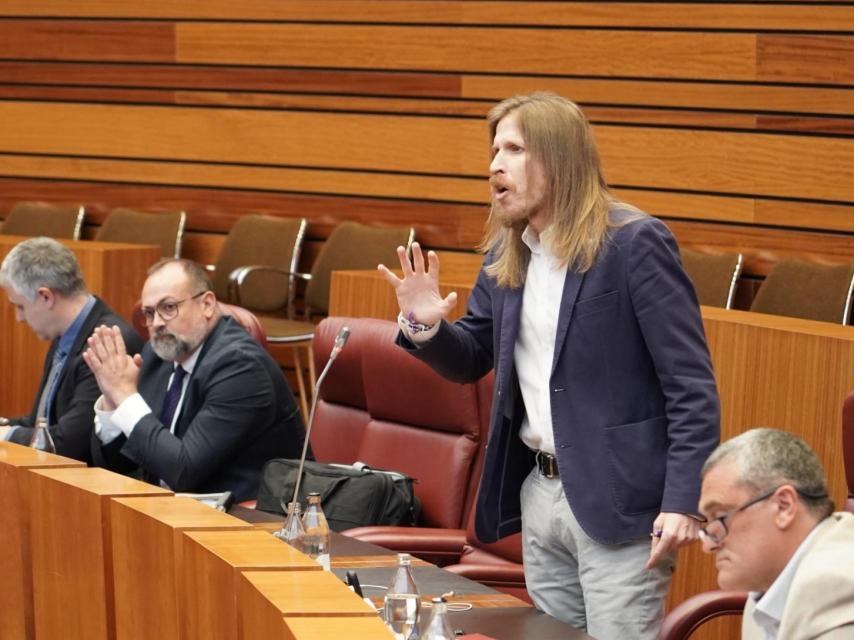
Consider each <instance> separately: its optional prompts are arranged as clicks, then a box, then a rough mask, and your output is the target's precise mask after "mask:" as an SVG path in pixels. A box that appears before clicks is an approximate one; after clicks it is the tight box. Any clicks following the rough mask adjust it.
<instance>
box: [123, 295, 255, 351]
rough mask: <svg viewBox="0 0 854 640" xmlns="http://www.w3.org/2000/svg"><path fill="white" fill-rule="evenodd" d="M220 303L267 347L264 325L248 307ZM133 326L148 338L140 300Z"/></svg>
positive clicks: (224, 310)
mask: <svg viewBox="0 0 854 640" xmlns="http://www.w3.org/2000/svg"><path fill="white" fill-rule="evenodd" d="M217 305H219V310H220V311H221V312H222V314H223V315H226V316H231V317H233V318H234V319H235V320H236V321H237V322H238V323H240V325H241V326H242V327H243V328H244V329H246V331H248V332H249V335H251V336H252V337H253V338H255V340H257V341H258V343H259V344H260V345H261V346H262V347H265V348H266V346H267V336H266V335H265V334H264V327H263V326H261V322H260V321H259V320H258V318H257V317H255V314H254V313H252V312H251V311H249V310H248V309H244V308H243V307H238V306H237V305H233V304H226V303H225V302H217ZM132 320H133V327H134V329H136V331H137V333H139V335H140V336H142V337H143V339H145V340H148V325H146V324H145V318H144V317H143V315H142V306H141V305H140V303H139V302H137V303H136V304H135V305H134V307H133V318H132Z"/></svg>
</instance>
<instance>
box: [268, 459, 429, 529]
mask: <svg viewBox="0 0 854 640" xmlns="http://www.w3.org/2000/svg"><path fill="white" fill-rule="evenodd" d="M298 468H299V460H287V459H285V458H274V459H272V460H270V461H269V462H267V464H265V465H264V469H263V470H262V472H261V486H260V487H259V488H258V502H257V504H256V505H255V508H256V509H260V510H262V511H269V512H271V513H278V514H282V515H284V507H283V506H282V502H284V503H285V504H286V505H287V503H288V502H290V501H291V499H292V498H293V494H294V485H295V484H296V478H297V470H298ZM413 482H414V481H413V479H412V478H410V477H409V476H406V475H404V474H402V473H398V472H396V471H383V470H380V469H371V468H370V467H368V466H367V465H365V464H363V463H360V462H357V463H355V464H353V465H345V464H325V463H322V462H311V461H306V463H305V467H304V468H303V477H302V480H301V482H300V489H299V496H298V498H297V499H298V500H299V502H300V503H301V504H303V505H305V504H306V503H307V500H306V496H307V495H308V494H309V493H312V492H317V493H319V494H320V503H321V505H322V507H323V513H324V514H325V515H326V519H327V521H328V522H329V527H330V528H331V529H332V530H333V531H344V530H345V529H352V528H353V527H361V526H364V525H398V526H399V525H409V526H412V525H414V524H415V523H416V522H417V521H418V515H419V513H420V512H421V505H420V504H419V502H418V498H416V497H415V493H414V492H413V489H412V485H413Z"/></svg>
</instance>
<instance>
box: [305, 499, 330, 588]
mask: <svg viewBox="0 0 854 640" xmlns="http://www.w3.org/2000/svg"><path fill="white" fill-rule="evenodd" d="M302 526H303V529H304V530H305V533H304V534H303V537H302V550H303V553H305V554H307V555H308V556H309V557H310V558H312V559H313V560H314V561H315V562H317V564H319V565H320V566H321V567H323V570H324V571H329V523H328V522H327V521H326V516H325V515H324V514H323V509H322V508H321V506H320V494H319V493H309V494H308V507H307V508H306V510H305V514H304V515H303V517H302Z"/></svg>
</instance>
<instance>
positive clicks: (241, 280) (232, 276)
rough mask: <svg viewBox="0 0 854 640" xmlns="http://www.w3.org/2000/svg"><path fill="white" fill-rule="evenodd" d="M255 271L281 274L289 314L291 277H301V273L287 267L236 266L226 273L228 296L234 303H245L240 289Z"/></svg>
mask: <svg viewBox="0 0 854 640" xmlns="http://www.w3.org/2000/svg"><path fill="white" fill-rule="evenodd" d="M255 273H272V274H276V275H279V276H282V281H283V285H282V286H283V288H284V289H286V290H287V292H288V293H287V296H285V297H286V306H287V307H288V311H289V315H290V310H291V306H292V304H293V300H294V290H293V287H292V286H291V279H292V278H294V277H301V276H302V274H300V273H297V272H293V271H288V270H287V269H281V268H279V267H271V266H268V265H260V264H253V265H245V266H242V267H237V268H236V269H234V270H233V271H232V272H231V273H229V274H228V298H229V300H231V301H232V302H233V304H236V305H241V306H242V305H243V304H245V303H244V302H243V301H242V298H241V294H240V290H241V288H242V287H243V286H244V285H245V283H246V281H247V280H248V279H249V277H250V276H251V275H252V274H255Z"/></svg>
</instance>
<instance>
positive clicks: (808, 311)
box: [750, 260, 854, 324]
mask: <svg viewBox="0 0 854 640" xmlns="http://www.w3.org/2000/svg"><path fill="white" fill-rule="evenodd" d="M852 287H854V264H845V265H825V264H818V263H815V262H803V261H801V260H782V261H780V262H778V263H777V265H776V266H775V267H774V268H773V269H772V270H771V272H770V273H769V274H768V277H767V278H765V282H763V283H762V286H760V287H759V292H758V293H757V294H756V298H754V300H753V304H752V305H751V306H750V310H751V311H757V312H759V313H771V314H774V315H778V316H790V317H792V318H804V319H805V320H821V321H824V322H835V323H836V324H848V322H849V318H850V315H851V293H852Z"/></svg>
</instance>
